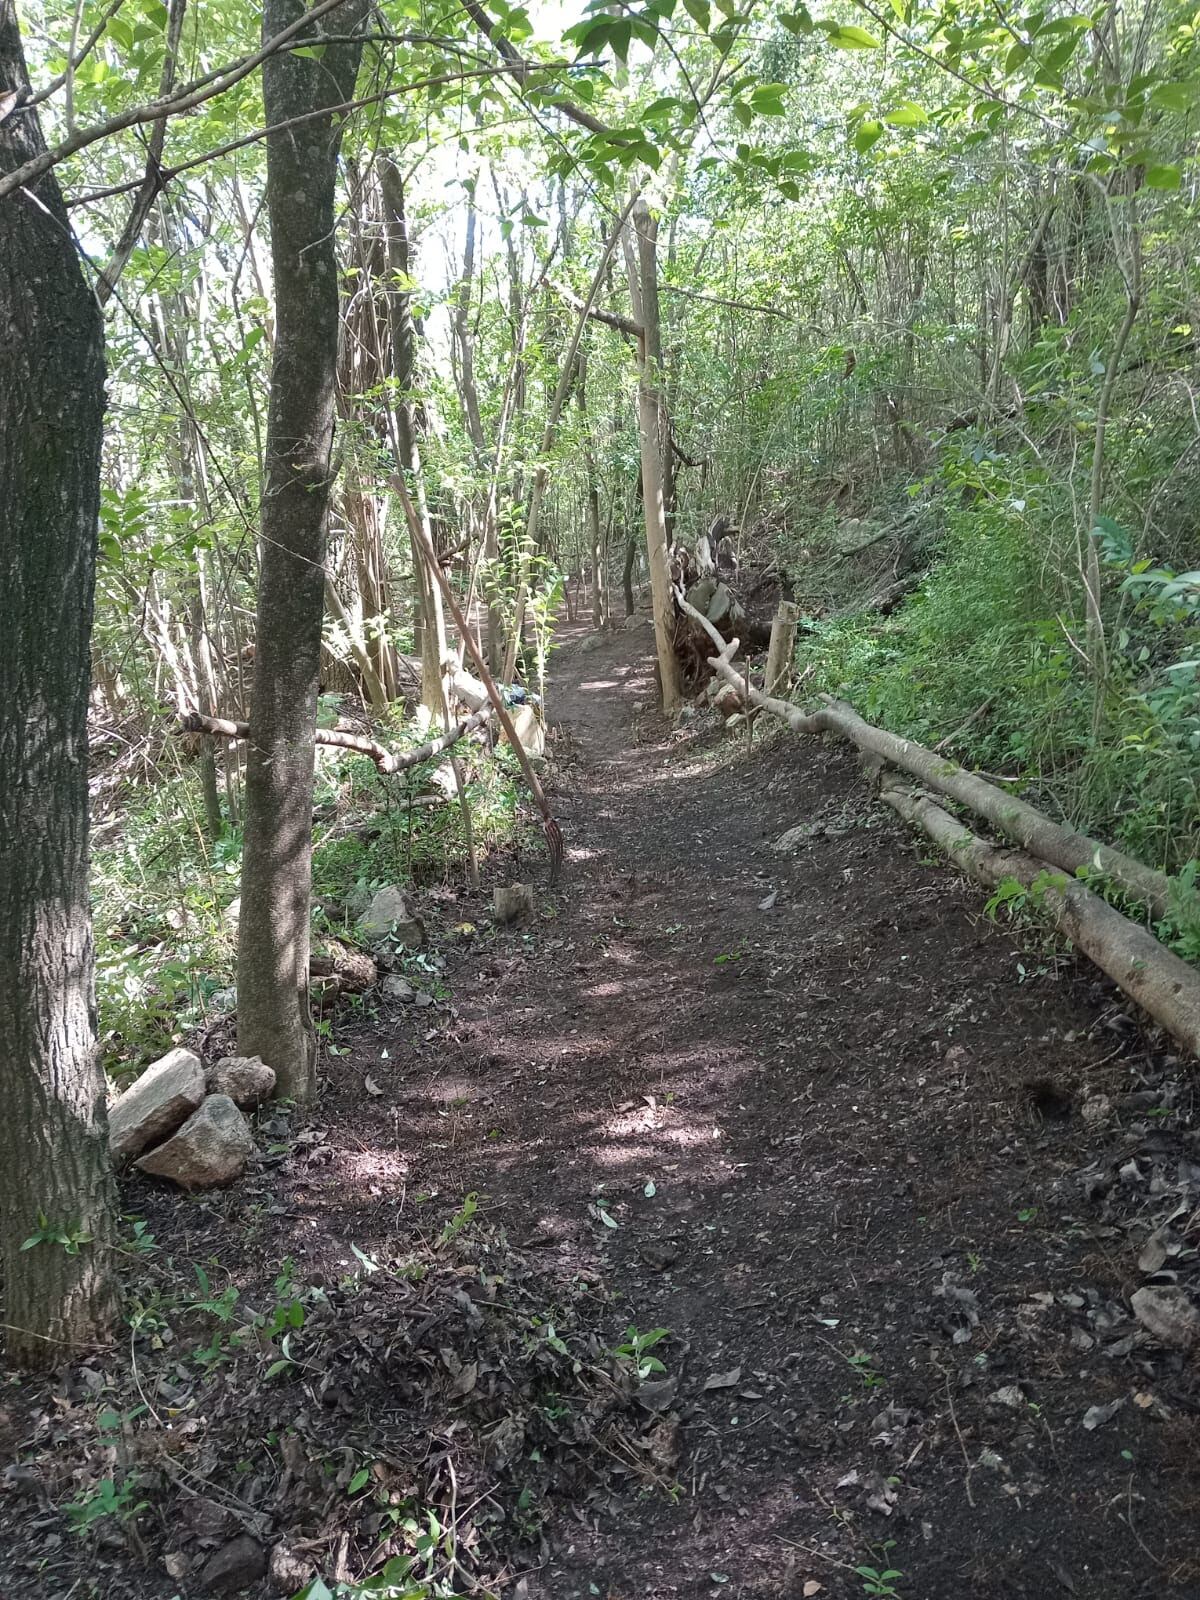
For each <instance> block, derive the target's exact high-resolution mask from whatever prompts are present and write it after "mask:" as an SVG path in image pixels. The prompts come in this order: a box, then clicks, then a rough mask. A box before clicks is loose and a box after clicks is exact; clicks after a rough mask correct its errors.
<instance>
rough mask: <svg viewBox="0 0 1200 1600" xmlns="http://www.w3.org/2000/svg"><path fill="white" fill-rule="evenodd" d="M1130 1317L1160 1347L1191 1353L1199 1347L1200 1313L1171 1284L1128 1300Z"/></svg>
mask: <svg viewBox="0 0 1200 1600" xmlns="http://www.w3.org/2000/svg"><path fill="white" fill-rule="evenodd" d="M1129 1303H1130V1305H1131V1306H1132V1307H1133V1314H1134V1316H1135V1317H1136V1318H1137V1319H1138V1321H1139V1322H1140V1323H1141V1325H1142V1327H1143V1328H1145V1329H1146V1331H1147V1332H1148V1333H1152V1334H1153V1335H1154V1337H1155V1338H1156V1339H1157V1340H1158V1341H1159V1343H1160V1344H1166V1345H1170V1346H1171V1348H1172V1349H1173V1350H1194V1349H1195V1348H1196V1346H1197V1345H1198V1344H1200V1311H1197V1309H1196V1307H1195V1306H1194V1305H1193V1304H1192V1302H1191V1300H1190V1299H1189V1298H1188V1296H1187V1295H1186V1294H1185V1293H1184V1291H1183V1290H1182V1289H1179V1288H1176V1287H1175V1286H1174V1285H1173V1284H1168V1285H1166V1286H1165V1287H1163V1288H1161V1289H1159V1288H1146V1289H1139V1290H1138V1291H1137V1293H1136V1294H1135V1295H1134V1296H1133V1297H1132V1299H1131V1300H1130V1302H1129Z"/></svg>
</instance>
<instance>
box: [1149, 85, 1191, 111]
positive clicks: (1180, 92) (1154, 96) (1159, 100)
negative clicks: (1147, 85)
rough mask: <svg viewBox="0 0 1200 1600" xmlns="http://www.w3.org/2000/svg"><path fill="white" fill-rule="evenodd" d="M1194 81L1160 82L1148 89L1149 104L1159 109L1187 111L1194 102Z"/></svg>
mask: <svg viewBox="0 0 1200 1600" xmlns="http://www.w3.org/2000/svg"><path fill="white" fill-rule="evenodd" d="M1196 89H1197V85H1196V84H1194V83H1160V84H1157V85H1156V86H1155V87H1154V88H1153V89H1151V91H1150V104H1151V105H1152V106H1157V107H1158V108H1159V110H1160V111H1188V110H1190V109H1191V107H1192V106H1193V105H1195V103H1196Z"/></svg>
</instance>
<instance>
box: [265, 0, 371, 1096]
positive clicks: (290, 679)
mask: <svg viewBox="0 0 1200 1600" xmlns="http://www.w3.org/2000/svg"><path fill="white" fill-rule="evenodd" d="M365 9H366V5H365V0H347V4H346V5H345V6H343V7H342V8H341V9H340V10H338V12H337V13H336V14H335V15H334V16H333V18H332V21H331V27H332V29H333V31H334V32H335V33H336V34H337V35H339V36H340V37H341V38H342V39H343V40H344V39H345V36H347V35H353V34H354V33H355V31H356V29H357V28H358V26H359V23H360V21H361V18H362V16H363V15H364V12H365ZM303 14H304V6H303V4H302V0H266V5H265V6H264V9H263V34H264V38H270V37H271V36H272V35H274V34H275V33H277V32H279V31H280V29H282V28H285V27H287V26H288V25H289V24H290V23H292V22H294V21H296V19H297V18H299V17H301V16H302V15H303ZM305 38H306V42H308V43H311V44H319V43H320V32H319V28H318V29H317V30H314V32H313V34H312V37H311V39H309V38H308V36H307V35H305ZM361 49H362V47H361V45H360V44H358V43H356V42H340V43H329V44H327V45H325V46H324V49H323V50H322V51H321V53H320V59H319V60H318V59H316V58H314V57H313V56H311V55H301V54H299V53H297V52H294V51H285V52H280V53H279V54H276V55H272V56H269V57H268V58H267V60H266V61H265V62H264V63H263V73H262V76H263V100H264V104H265V108H266V117H267V123H268V125H274V124H278V123H283V122H286V121H288V120H289V119H292V118H304V119H305V120H303V121H296V122H294V123H293V125H292V126H291V127H288V128H280V129H279V130H278V131H276V132H274V133H271V134H269V135H268V138H267V209H268V213H269V216H270V223H271V254H272V259H273V262H274V271H275V314H276V328H275V350H274V359H273V364H272V369H271V402H270V411H269V415H268V419H267V445H266V493H265V494H264V496H263V502H262V541H261V543H262V553H261V558H260V571H259V587H258V631H257V649H256V651H255V657H254V682H253V688H252V691H251V698H250V726H251V730H252V738H251V740H250V744H249V747H248V760H247V765H246V801H245V850H244V856H243V867H242V911H241V921H240V928H239V935H238V1045H239V1048H240V1049H241V1050H242V1051H243V1052H244V1053H245V1054H247V1055H260V1056H262V1058H263V1060H264V1061H266V1062H268V1063H269V1064H270V1065H271V1066H272V1067H274V1069H275V1073H276V1080H277V1091H278V1093H279V1094H280V1095H282V1096H290V1097H292V1098H295V1099H298V1100H308V1099H311V1097H312V1095H313V1093H314V1091H315V1088H316V1061H315V1050H314V1047H313V1032H312V1020H311V1017H310V1014H309V1005H308V950H309V915H310V913H309V899H310V893H311V888H312V796H313V758H314V750H315V744H314V737H313V736H314V731H315V728H316V710H317V683H318V677H319V672H320V662H321V622H322V618H323V615H324V607H325V550H326V531H327V524H328V509H329V491H330V486H331V482H332V477H333V470H332V460H331V458H332V446H333V415H334V383H335V377H336V369H337V346H338V282H337V263H336V259H335V255H334V244H333V231H334V191H335V184H336V178H337V162H338V150H339V146H340V143H341V128H342V121H341V118H340V117H336V116H335V115H332V114H330V113H329V112H328V111H326V113H325V114H324V115H316V116H313V115H312V113H313V112H314V111H315V112H320V111H321V110H322V108H327V107H329V106H332V105H338V104H340V103H342V102H344V101H346V100H349V99H350V97H351V95H352V93H353V90H354V80H355V78H356V77H357V74H358V63H359V58H360V55H361Z"/></svg>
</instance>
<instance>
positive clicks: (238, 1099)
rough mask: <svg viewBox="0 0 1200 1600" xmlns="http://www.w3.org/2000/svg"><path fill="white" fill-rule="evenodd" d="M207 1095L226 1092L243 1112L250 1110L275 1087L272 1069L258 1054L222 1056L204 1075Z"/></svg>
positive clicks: (266, 1097)
mask: <svg viewBox="0 0 1200 1600" xmlns="http://www.w3.org/2000/svg"><path fill="white" fill-rule="evenodd" d="M204 1081H205V1083H206V1084H207V1086H208V1092H209V1094H227V1095H228V1096H229V1098H230V1099H231V1100H232V1101H233V1103H234V1105H235V1106H238V1107H240V1109H241V1110H242V1111H253V1110H254V1108H255V1107H256V1106H260V1105H262V1103H263V1101H264V1100H269V1099H270V1098H271V1095H272V1094H273V1093H274V1090H275V1069H274V1068H273V1067H269V1066H267V1064H266V1062H265V1061H264V1060H263V1059H262V1057H261V1056H222V1058H221V1059H220V1061H218V1062H217V1064H216V1066H213V1067H210V1068H209V1069H208V1071H207V1072H206V1073H205V1074H204Z"/></svg>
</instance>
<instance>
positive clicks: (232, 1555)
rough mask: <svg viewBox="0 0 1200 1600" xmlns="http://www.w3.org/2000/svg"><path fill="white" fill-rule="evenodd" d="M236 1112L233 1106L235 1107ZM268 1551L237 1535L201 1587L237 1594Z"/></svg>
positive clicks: (253, 1578)
mask: <svg viewBox="0 0 1200 1600" xmlns="http://www.w3.org/2000/svg"><path fill="white" fill-rule="evenodd" d="M235 1109H236V1107H235ZM266 1571H267V1552H266V1551H265V1550H264V1549H263V1547H262V1545H260V1544H259V1542H258V1540H257V1539H252V1538H251V1537H250V1535H249V1534H248V1533H239V1534H238V1536H237V1538H236V1539H230V1541H229V1543H228V1544H223V1545H222V1546H221V1548H220V1549H219V1550H215V1551H214V1552H213V1554H212V1555H211V1556H210V1557H209V1558H208V1560H207V1561H206V1562H205V1564H204V1571H203V1572H202V1573H201V1574H200V1584H201V1587H202V1588H204V1589H209V1590H211V1591H212V1593H213V1594H236V1593H237V1591H238V1590H239V1589H248V1588H249V1587H250V1585H251V1584H252V1583H257V1582H258V1580H259V1578H262V1577H264V1576H265V1575H266Z"/></svg>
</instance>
